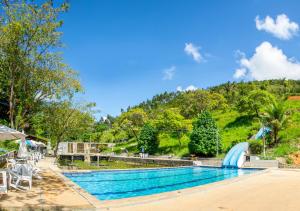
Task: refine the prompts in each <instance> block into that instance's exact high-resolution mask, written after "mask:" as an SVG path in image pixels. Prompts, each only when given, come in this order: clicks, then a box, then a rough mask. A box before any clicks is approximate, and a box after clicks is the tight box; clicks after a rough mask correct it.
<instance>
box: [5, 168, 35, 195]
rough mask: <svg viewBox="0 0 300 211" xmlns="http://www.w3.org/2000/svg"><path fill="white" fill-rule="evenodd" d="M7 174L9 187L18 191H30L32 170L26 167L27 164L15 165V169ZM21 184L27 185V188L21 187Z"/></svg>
mask: <svg viewBox="0 0 300 211" xmlns="http://www.w3.org/2000/svg"><path fill="white" fill-rule="evenodd" d="M8 172H9V175H10V177H9V187H13V188H15V189H18V190H24V189H25V190H30V189H31V187H32V169H30V168H29V167H28V164H16V165H15V168H13V169H11V170H9V171H8ZM22 182H27V183H28V188H26V187H25V186H23V185H22Z"/></svg>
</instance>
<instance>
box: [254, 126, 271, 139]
mask: <svg viewBox="0 0 300 211" xmlns="http://www.w3.org/2000/svg"><path fill="white" fill-rule="evenodd" d="M270 132H271V129H270V128H269V127H262V128H260V129H259V131H258V133H257V134H256V135H255V137H254V140H258V139H262V138H263V137H265V136H266V135H267V134H268V133H270Z"/></svg>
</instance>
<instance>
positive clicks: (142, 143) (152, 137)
mask: <svg viewBox="0 0 300 211" xmlns="http://www.w3.org/2000/svg"><path fill="white" fill-rule="evenodd" d="M157 135H158V133H157V130H156V129H155V128H154V127H153V126H152V125H150V124H145V125H144V126H143V128H142V130H141V133H140V136H139V139H138V145H137V147H138V150H139V151H140V152H141V151H142V149H144V152H145V153H149V154H154V153H155V152H156V151H157V149H158V146H159V141H158V138H157Z"/></svg>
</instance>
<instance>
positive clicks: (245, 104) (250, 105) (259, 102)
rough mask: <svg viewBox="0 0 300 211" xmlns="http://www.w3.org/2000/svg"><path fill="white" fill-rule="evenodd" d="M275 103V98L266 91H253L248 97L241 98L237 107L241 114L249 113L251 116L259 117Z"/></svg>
mask: <svg viewBox="0 0 300 211" xmlns="http://www.w3.org/2000/svg"><path fill="white" fill-rule="evenodd" d="M274 101H275V97H274V96H273V95H272V94H271V93H269V92H267V91H264V90H253V91H251V92H250V93H249V94H248V95H246V96H243V97H241V99H240V100H239V101H238V103H237V105H236V107H237V109H238V111H240V112H247V113H248V114H249V115H253V114H255V115H256V117H259V115H260V112H262V111H263V110H264V109H265V108H266V107H267V106H268V105H270V104H271V103H273V102H274Z"/></svg>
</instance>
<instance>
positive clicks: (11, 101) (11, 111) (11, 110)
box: [9, 72, 15, 128]
mask: <svg viewBox="0 0 300 211" xmlns="http://www.w3.org/2000/svg"><path fill="white" fill-rule="evenodd" d="M14 95H15V92H14V76H13V73H12V72H11V83H10V93H9V121H10V127H11V128H14V127H15V125H14V107H15V105H14Z"/></svg>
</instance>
